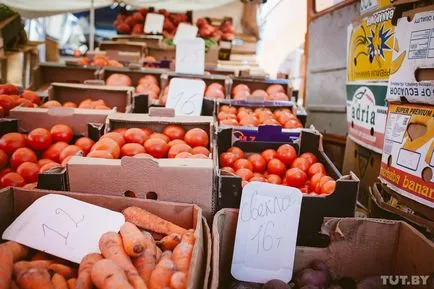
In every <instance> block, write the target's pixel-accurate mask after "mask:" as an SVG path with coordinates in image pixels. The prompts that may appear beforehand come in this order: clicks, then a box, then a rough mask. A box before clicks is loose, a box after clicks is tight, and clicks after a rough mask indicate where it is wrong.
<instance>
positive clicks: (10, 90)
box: [0, 84, 20, 95]
mask: <svg viewBox="0 0 434 289" xmlns="http://www.w3.org/2000/svg"><path fill="white" fill-rule="evenodd" d="M0 94H8V95H12V94H13V95H18V94H20V92H19V91H18V88H17V87H16V86H15V85H12V84H0Z"/></svg>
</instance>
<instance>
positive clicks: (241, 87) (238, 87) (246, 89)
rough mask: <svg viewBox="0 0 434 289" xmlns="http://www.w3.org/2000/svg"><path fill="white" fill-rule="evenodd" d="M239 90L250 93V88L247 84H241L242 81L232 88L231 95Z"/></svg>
mask: <svg viewBox="0 0 434 289" xmlns="http://www.w3.org/2000/svg"><path fill="white" fill-rule="evenodd" d="M239 91H248V92H249V93H250V88H249V87H248V86H247V85H245V84H243V83H241V84H238V85H237V86H235V87H234V88H233V89H232V95H235V94H237V92H239Z"/></svg>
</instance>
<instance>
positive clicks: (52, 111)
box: [47, 107, 75, 117]
mask: <svg viewBox="0 0 434 289" xmlns="http://www.w3.org/2000/svg"><path fill="white" fill-rule="evenodd" d="M47 113H48V115H51V116H58V117H62V116H72V115H74V114H75V109H74V108H72V107H49V108H47Z"/></svg>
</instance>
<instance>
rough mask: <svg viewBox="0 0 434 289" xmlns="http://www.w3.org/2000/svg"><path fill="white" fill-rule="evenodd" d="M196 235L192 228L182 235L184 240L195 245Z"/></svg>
mask: <svg viewBox="0 0 434 289" xmlns="http://www.w3.org/2000/svg"><path fill="white" fill-rule="evenodd" d="M195 239H196V238H195V237H194V230H192V229H190V230H188V231H187V232H185V234H184V235H182V242H186V243H188V244H190V245H192V246H194V241H195Z"/></svg>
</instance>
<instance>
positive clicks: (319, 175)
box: [309, 172, 325, 192]
mask: <svg viewBox="0 0 434 289" xmlns="http://www.w3.org/2000/svg"><path fill="white" fill-rule="evenodd" d="M323 176H325V175H324V174H323V173H321V172H320V173H316V174H314V175H313V176H312V177H311V178H310V183H309V191H310V192H315V189H316V185H317V184H318V182H319V181H320V179H321V178H322V177H323Z"/></svg>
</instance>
